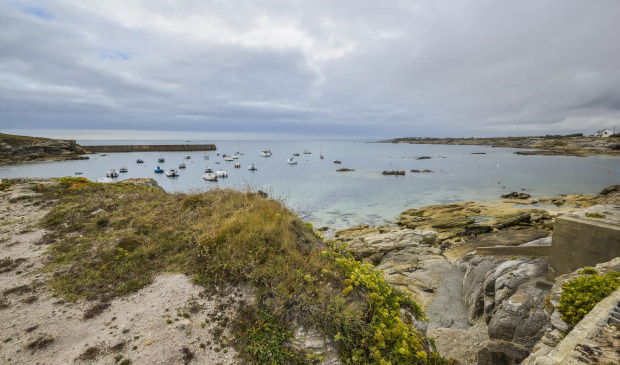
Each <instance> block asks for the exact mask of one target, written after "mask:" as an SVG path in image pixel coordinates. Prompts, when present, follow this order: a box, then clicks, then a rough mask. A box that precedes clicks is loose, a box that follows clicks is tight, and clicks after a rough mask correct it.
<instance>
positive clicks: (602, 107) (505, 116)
mask: <svg viewBox="0 0 620 365" xmlns="http://www.w3.org/2000/svg"><path fill="white" fill-rule="evenodd" d="M619 19H620V1H615V0H610V1H604V0H596V1H589V0H581V1H567V0H557V1H545V0H536V1H524V0H516V1H508V0H502V1H497V0H489V1H434V0H433V1H430V0H429V1H413V0H409V1H404V0H403V1H365V0H350V1H348V0H338V1H334V0H307V1H284V0H280V1H255V0H253V1H248V0H245V1H237V0H213V1H211V0H183V1H181V0H177V1H172V0H168V1H155V0H135V1H134V0H104V1H102V0H45V1H43V0H42V1H17V0H0V131H3V132H7V133H15V134H29V135H40V136H50V137H66V138H71V137H73V138H78V139H79V138H95V139H96V138H124V139H137V138H183V139H186V138H190V137H191V138H193V139H198V138H203V139H220V138H228V139H234V138H239V137H240V138H254V137H258V138H261V137H264V138H290V137H296V136H304V137H310V138H314V137H316V138H321V137H345V138H347V137H352V138H391V137H398V136H440V137H442V136H443V137H448V136H457V137H460V136H465V137H469V136H507V135H541V134H569V133H575V132H583V133H588V134H589V133H592V132H594V131H595V130H597V129H601V128H612V127H613V126H614V124H615V125H616V126H617V127H618V128H620V20H619Z"/></svg>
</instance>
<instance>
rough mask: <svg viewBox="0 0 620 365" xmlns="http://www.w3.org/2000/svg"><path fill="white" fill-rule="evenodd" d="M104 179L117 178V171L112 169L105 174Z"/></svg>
mask: <svg viewBox="0 0 620 365" xmlns="http://www.w3.org/2000/svg"><path fill="white" fill-rule="evenodd" d="M105 177H109V178H112V179H114V178H115V177H118V171H116V170H114V169H112V170H110V171H108V172H106V173H105Z"/></svg>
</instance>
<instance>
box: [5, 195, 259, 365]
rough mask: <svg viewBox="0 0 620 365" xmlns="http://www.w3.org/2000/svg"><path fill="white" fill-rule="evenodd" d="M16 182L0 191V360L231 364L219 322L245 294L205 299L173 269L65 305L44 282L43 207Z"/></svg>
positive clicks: (229, 315)
mask: <svg viewBox="0 0 620 365" xmlns="http://www.w3.org/2000/svg"><path fill="white" fill-rule="evenodd" d="M32 194H33V193H32V191H30V190H28V189H25V188H24V186H13V187H11V188H10V189H9V190H7V191H2V192H0V363H2V364H115V363H117V364H123V365H127V364H186V363H193V364H237V363H241V360H237V359H235V355H236V353H235V351H234V349H233V348H232V347H230V346H226V345H224V344H223V343H226V342H227V341H229V340H230V337H229V336H228V332H227V331H226V330H225V326H223V325H222V323H224V324H225V323H226V322H227V321H228V319H230V318H232V314H233V311H234V309H235V305H236V303H238V302H239V301H240V300H245V299H250V295H249V294H248V292H247V291H243V290H235V291H233V292H232V293H231V294H230V295H229V296H228V297H226V298H206V297H205V296H204V295H201V294H202V288H201V287H199V286H196V285H194V284H193V283H192V282H191V279H190V278H188V277H187V276H185V275H182V274H178V273H170V274H165V275H161V276H159V277H157V278H156V280H155V281H154V283H153V284H151V285H150V286H148V287H146V288H143V289H142V290H140V291H138V292H136V293H134V294H132V295H130V296H126V297H123V298H117V299H115V300H113V301H111V302H109V303H108V304H109V306H107V307H106V306H105V305H103V306H100V307H99V308H98V309H99V310H98V311H95V313H96V312H100V313H98V314H96V315H95V316H94V317H92V318H89V319H86V318H85V313H87V312H88V311H89V310H91V309H92V308H94V307H95V306H96V305H97V304H98V303H96V302H88V301H81V302H75V303H71V302H66V301H65V300H63V299H62V298H60V297H58V296H56V295H55V294H54V293H53V292H52V291H51V290H50V289H49V288H48V287H47V285H46V278H47V275H51V273H46V272H44V270H43V269H44V267H45V260H46V255H45V252H46V248H47V245H48V244H49V242H45V231H44V230H43V229H41V228H39V227H38V222H39V220H40V219H41V218H42V217H43V216H44V215H45V214H46V212H47V211H48V209H49V208H48V207H46V206H42V205H36V204H33V202H32V201H30V200H27V199H19V198H20V196H24V195H32Z"/></svg>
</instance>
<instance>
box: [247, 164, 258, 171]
mask: <svg viewBox="0 0 620 365" xmlns="http://www.w3.org/2000/svg"><path fill="white" fill-rule="evenodd" d="M248 170H250V171H257V170H258V169H257V168H256V166H254V164H253V163H251V164H250V165H249V166H248Z"/></svg>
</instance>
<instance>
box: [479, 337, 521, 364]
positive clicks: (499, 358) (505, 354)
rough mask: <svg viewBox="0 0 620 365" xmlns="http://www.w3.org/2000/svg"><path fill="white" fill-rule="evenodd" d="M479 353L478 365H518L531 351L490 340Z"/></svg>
mask: <svg viewBox="0 0 620 365" xmlns="http://www.w3.org/2000/svg"><path fill="white" fill-rule="evenodd" d="M481 347H482V348H481V349H480V350H479V351H478V355H477V360H478V365H518V364H520V363H521V361H523V359H525V358H526V357H527V356H528V355H529V354H530V351H529V350H528V349H526V348H524V347H522V346H519V345H516V344H514V343H512V342H508V341H502V340H493V339H491V340H488V341H486V342H484V343H483V344H482V346H481Z"/></svg>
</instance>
